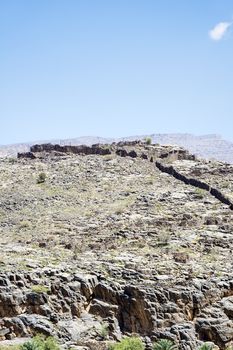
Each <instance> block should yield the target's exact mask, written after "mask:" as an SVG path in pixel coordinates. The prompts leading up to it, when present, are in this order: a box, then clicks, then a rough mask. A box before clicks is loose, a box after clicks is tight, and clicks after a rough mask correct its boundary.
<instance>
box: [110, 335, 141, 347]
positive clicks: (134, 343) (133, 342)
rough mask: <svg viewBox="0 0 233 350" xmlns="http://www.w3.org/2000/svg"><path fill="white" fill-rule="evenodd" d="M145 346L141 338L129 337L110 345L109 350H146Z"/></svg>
mask: <svg viewBox="0 0 233 350" xmlns="http://www.w3.org/2000/svg"><path fill="white" fill-rule="evenodd" d="M144 349H145V346H144V344H143V342H142V341H141V339H140V338H137V337H131V338H130V337H128V338H125V339H123V340H121V341H120V342H119V343H117V344H113V345H110V347H109V350H144Z"/></svg>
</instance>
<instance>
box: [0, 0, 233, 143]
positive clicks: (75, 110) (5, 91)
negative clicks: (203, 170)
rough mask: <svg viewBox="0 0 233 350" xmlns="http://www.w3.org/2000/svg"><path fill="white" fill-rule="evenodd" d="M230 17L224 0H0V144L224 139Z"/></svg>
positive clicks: (232, 45)
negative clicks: (165, 136) (178, 136)
mask: <svg viewBox="0 0 233 350" xmlns="http://www.w3.org/2000/svg"><path fill="white" fill-rule="evenodd" d="M232 20H233V3H232V0H205V1H203V0H192V1H187V0H111V1H110V0H38V1H31V0H1V1H0V118H1V119H0V122H1V123H0V144H7V143H14V142H23V141H30V140H40V139H50V138H68V137H76V136H84V135H96V136H97V135H98V136H106V137H107V136H109V137H117V136H129V135H135V134H151V133H169V132H190V133H194V134H209V133H218V134H222V135H223V136H224V137H225V138H227V139H229V140H232V141H233V121H232V120H233V29H232V28H231V21H232ZM219 23H220V25H219ZM211 30H212V31H211ZM210 31H211V32H210Z"/></svg>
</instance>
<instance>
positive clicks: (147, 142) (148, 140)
mask: <svg viewBox="0 0 233 350" xmlns="http://www.w3.org/2000/svg"><path fill="white" fill-rule="evenodd" d="M145 142H146V144H147V145H151V144H152V138H151V137H146V138H145Z"/></svg>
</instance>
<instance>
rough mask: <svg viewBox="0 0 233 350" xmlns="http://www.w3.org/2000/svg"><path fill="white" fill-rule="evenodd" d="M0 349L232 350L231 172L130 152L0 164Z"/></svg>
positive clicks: (101, 150) (50, 148) (127, 147)
mask: <svg viewBox="0 0 233 350" xmlns="http://www.w3.org/2000/svg"><path fill="white" fill-rule="evenodd" d="M0 188H1V198H0V251H1V254H0V266H1V270H0V349H1V346H3V345H4V344H6V343H7V344H9V343H11V342H14V343H16V342H20V341H21V340H22V339H25V337H26V338H27V337H30V336H32V335H34V334H37V333H43V334H46V335H53V336H55V337H56V338H58V339H59V341H60V344H61V345H62V347H63V348H64V349H76V350H97V349H98V350H99V349H100V350H101V349H103V350H106V349H107V348H108V344H109V342H112V341H118V340H120V339H121V337H122V336H124V335H132V334H137V335H139V336H140V337H142V339H143V341H144V342H145V344H146V349H151V344H152V342H154V341H156V340H158V339H161V338H166V339H171V340H173V341H174V342H175V343H176V344H177V345H178V346H179V348H180V349H188V350H189V349H190V350H191V349H198V347H199V346H200V345H201V344H202V342H206V341H208V342H212V343H213V344H214V345H215V347H216V348H217V347H218V348H220V349H225V348H226V347H229V346H231V345H232V344H233V270H232V267H233V266H232V262H233V259H232V248H233V242H232V233H233V222H232V214H233V165H229V164H226V163H223V162H217V161H205V160H199V159H198V158H196V157H195V156H193V155H192V154H190V153H189V152H188V151H186V150H184V149H182V148H180V147H174V146H160V145H157V144H156V145H153V144H152V145H150V144H146V143H145V142H140V141H132V142H120V143H113V144H105V145H100V144H98V145H93V146H71V145H68V146H65V145H64V146H61V145H52V144H44V145H35V146H33V147H31V149H30V150H28V149H27V150H26V153H19V154H18V158H17V159H13V158H3V159H1V161H0Z"/></svg>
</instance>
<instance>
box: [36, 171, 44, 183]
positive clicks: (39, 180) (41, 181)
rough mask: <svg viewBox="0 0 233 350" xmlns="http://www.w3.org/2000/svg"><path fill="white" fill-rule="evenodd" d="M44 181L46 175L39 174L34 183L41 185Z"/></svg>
mask: <svg viewBox="0 0 233 350" xmlns="http://www.w3.org/2000/svg"><path fill="white" fill-rule="evenodd" d="M45 180H46V174H45V173H40V174H39V176H38V178H37V180H36V182H37V183H38V184H42V183H44V182H45Z"/></svg>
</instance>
